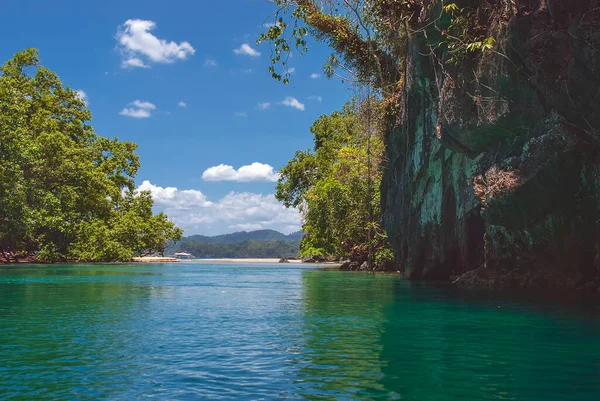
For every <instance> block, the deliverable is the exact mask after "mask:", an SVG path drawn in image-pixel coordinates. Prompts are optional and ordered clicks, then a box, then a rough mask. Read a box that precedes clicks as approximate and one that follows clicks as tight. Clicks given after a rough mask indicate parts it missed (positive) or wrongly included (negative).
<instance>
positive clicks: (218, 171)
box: [202, 162, 279, 182]
mask: <svg viewBox="0 0 600 401" xmlns="http://www.w3.org/2000/svg"><path fill="white" fill-rule="evenodd" d="M202 179H203V180H205V181H237V182H249V181H267V182H276V181H277V180H278V179H279V174H277V173H276V172H275V171H273V167H272V166H269V165H268V164H263V163H258V162H254V163H252V164H250V165H248V166H242V167H240V168H239V169H237V170H236V169H234V168H233V167H232V166H229V165H227V164H219V165H218V166H214V167H210V168H208V169H206V170H205V171H204V173H202Z"/></svg>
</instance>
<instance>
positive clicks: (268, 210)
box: [138, 181, 301, 235]
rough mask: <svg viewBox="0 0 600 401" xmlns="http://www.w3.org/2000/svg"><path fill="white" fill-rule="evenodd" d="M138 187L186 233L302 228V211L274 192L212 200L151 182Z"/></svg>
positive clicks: (193, 192) (202, 195) (288, 231)
mask: <svg viewBox="0 0 600 401" xmlns="http://www.w3.org/2000/svg"><path fill="white" fill-rule="evenodd" d="M138 190H140V191H142V190H145V191H150V193H151V194H152V198H153V199H154V202H155V209H156V211H157V212H159V211H160V212H165V213H167V215H168V216H169V218H170V219H171V220H172V221H173V222H175V223H176V224H177V225H178V226H179V227H181V228H183V229H184V230H185V231H186V235H192V234H204V235H215V234H223V233H226V232H231V231H236V230H240V229H242V230H257V229H267V228H268V229H273V230H278V231H282V232H285V233H290V232H293V231H297V230H299V229H300V224H301V223H300V214H299V213H298V211H297V210H295V209H287V208H286V207H284V206H283V205H282V204H281V203H280V202H278V201H277V200H276V199H275V196H274V195H272V194H269V195H263V194H255V193H249V192H242V193H236V192H230V193H229V194H227V195H226V196H225V197H223V198H221V199H220V200H218V201H214V202H211V201H209V200H208V199H207V197H206V196H205V195H204V194H203V193H202V192H200V191H198V190H179V189H177V188H175V187H166V188H163V187H160V186H157V185H153V184H152V183H151V182H150V181H144V182H143V183H142V184H141V185H140V186H139V187H138Z"/></svg>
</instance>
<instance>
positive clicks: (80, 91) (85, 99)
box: [75, 89, 90, 106]
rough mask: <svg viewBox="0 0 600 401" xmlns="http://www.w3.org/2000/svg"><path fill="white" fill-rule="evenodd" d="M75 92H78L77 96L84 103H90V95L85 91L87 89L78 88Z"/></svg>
mask: <svg viewBox="0 0 600 401" xmlns="http://www.w3.org/2000/svg"><path fill="white" fill-rule="evenodd" d="M75 93H76V94H77V97H78V98H79V99H81V101H82V102H83V104H85V105H86V106H87V105H88V104H89V103H90V100H89V99H88V95H87V93H85V91H84V90H83V89H77V90H76V91H75Z"/></svg>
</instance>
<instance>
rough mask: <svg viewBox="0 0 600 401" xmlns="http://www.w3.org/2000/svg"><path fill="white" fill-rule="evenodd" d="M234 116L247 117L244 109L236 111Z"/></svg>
mask: <svg viewBox="0 0 600 401" xmlns="http://www.w3.org/2000/svg"><path fill="white" fill-rule="evenodd" d="M235 116H236V117H242V118H246V117H248V113H246V112H245V111H236V113H235Z"/></svg>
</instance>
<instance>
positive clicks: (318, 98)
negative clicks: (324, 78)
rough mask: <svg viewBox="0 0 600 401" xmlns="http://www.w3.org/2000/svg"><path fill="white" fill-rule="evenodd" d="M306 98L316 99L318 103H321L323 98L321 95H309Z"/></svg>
mask: <svg viewBox="0 0 600 401" xmlns="http://www.w3.org/2000/svg"><path fill="white" fill-rule="evenodd" d="M308 99H309V100H316V101H317V102H319V103H321V102H322V101H323V98H322V97H321V96H309V97H308Z"/></svg>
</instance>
